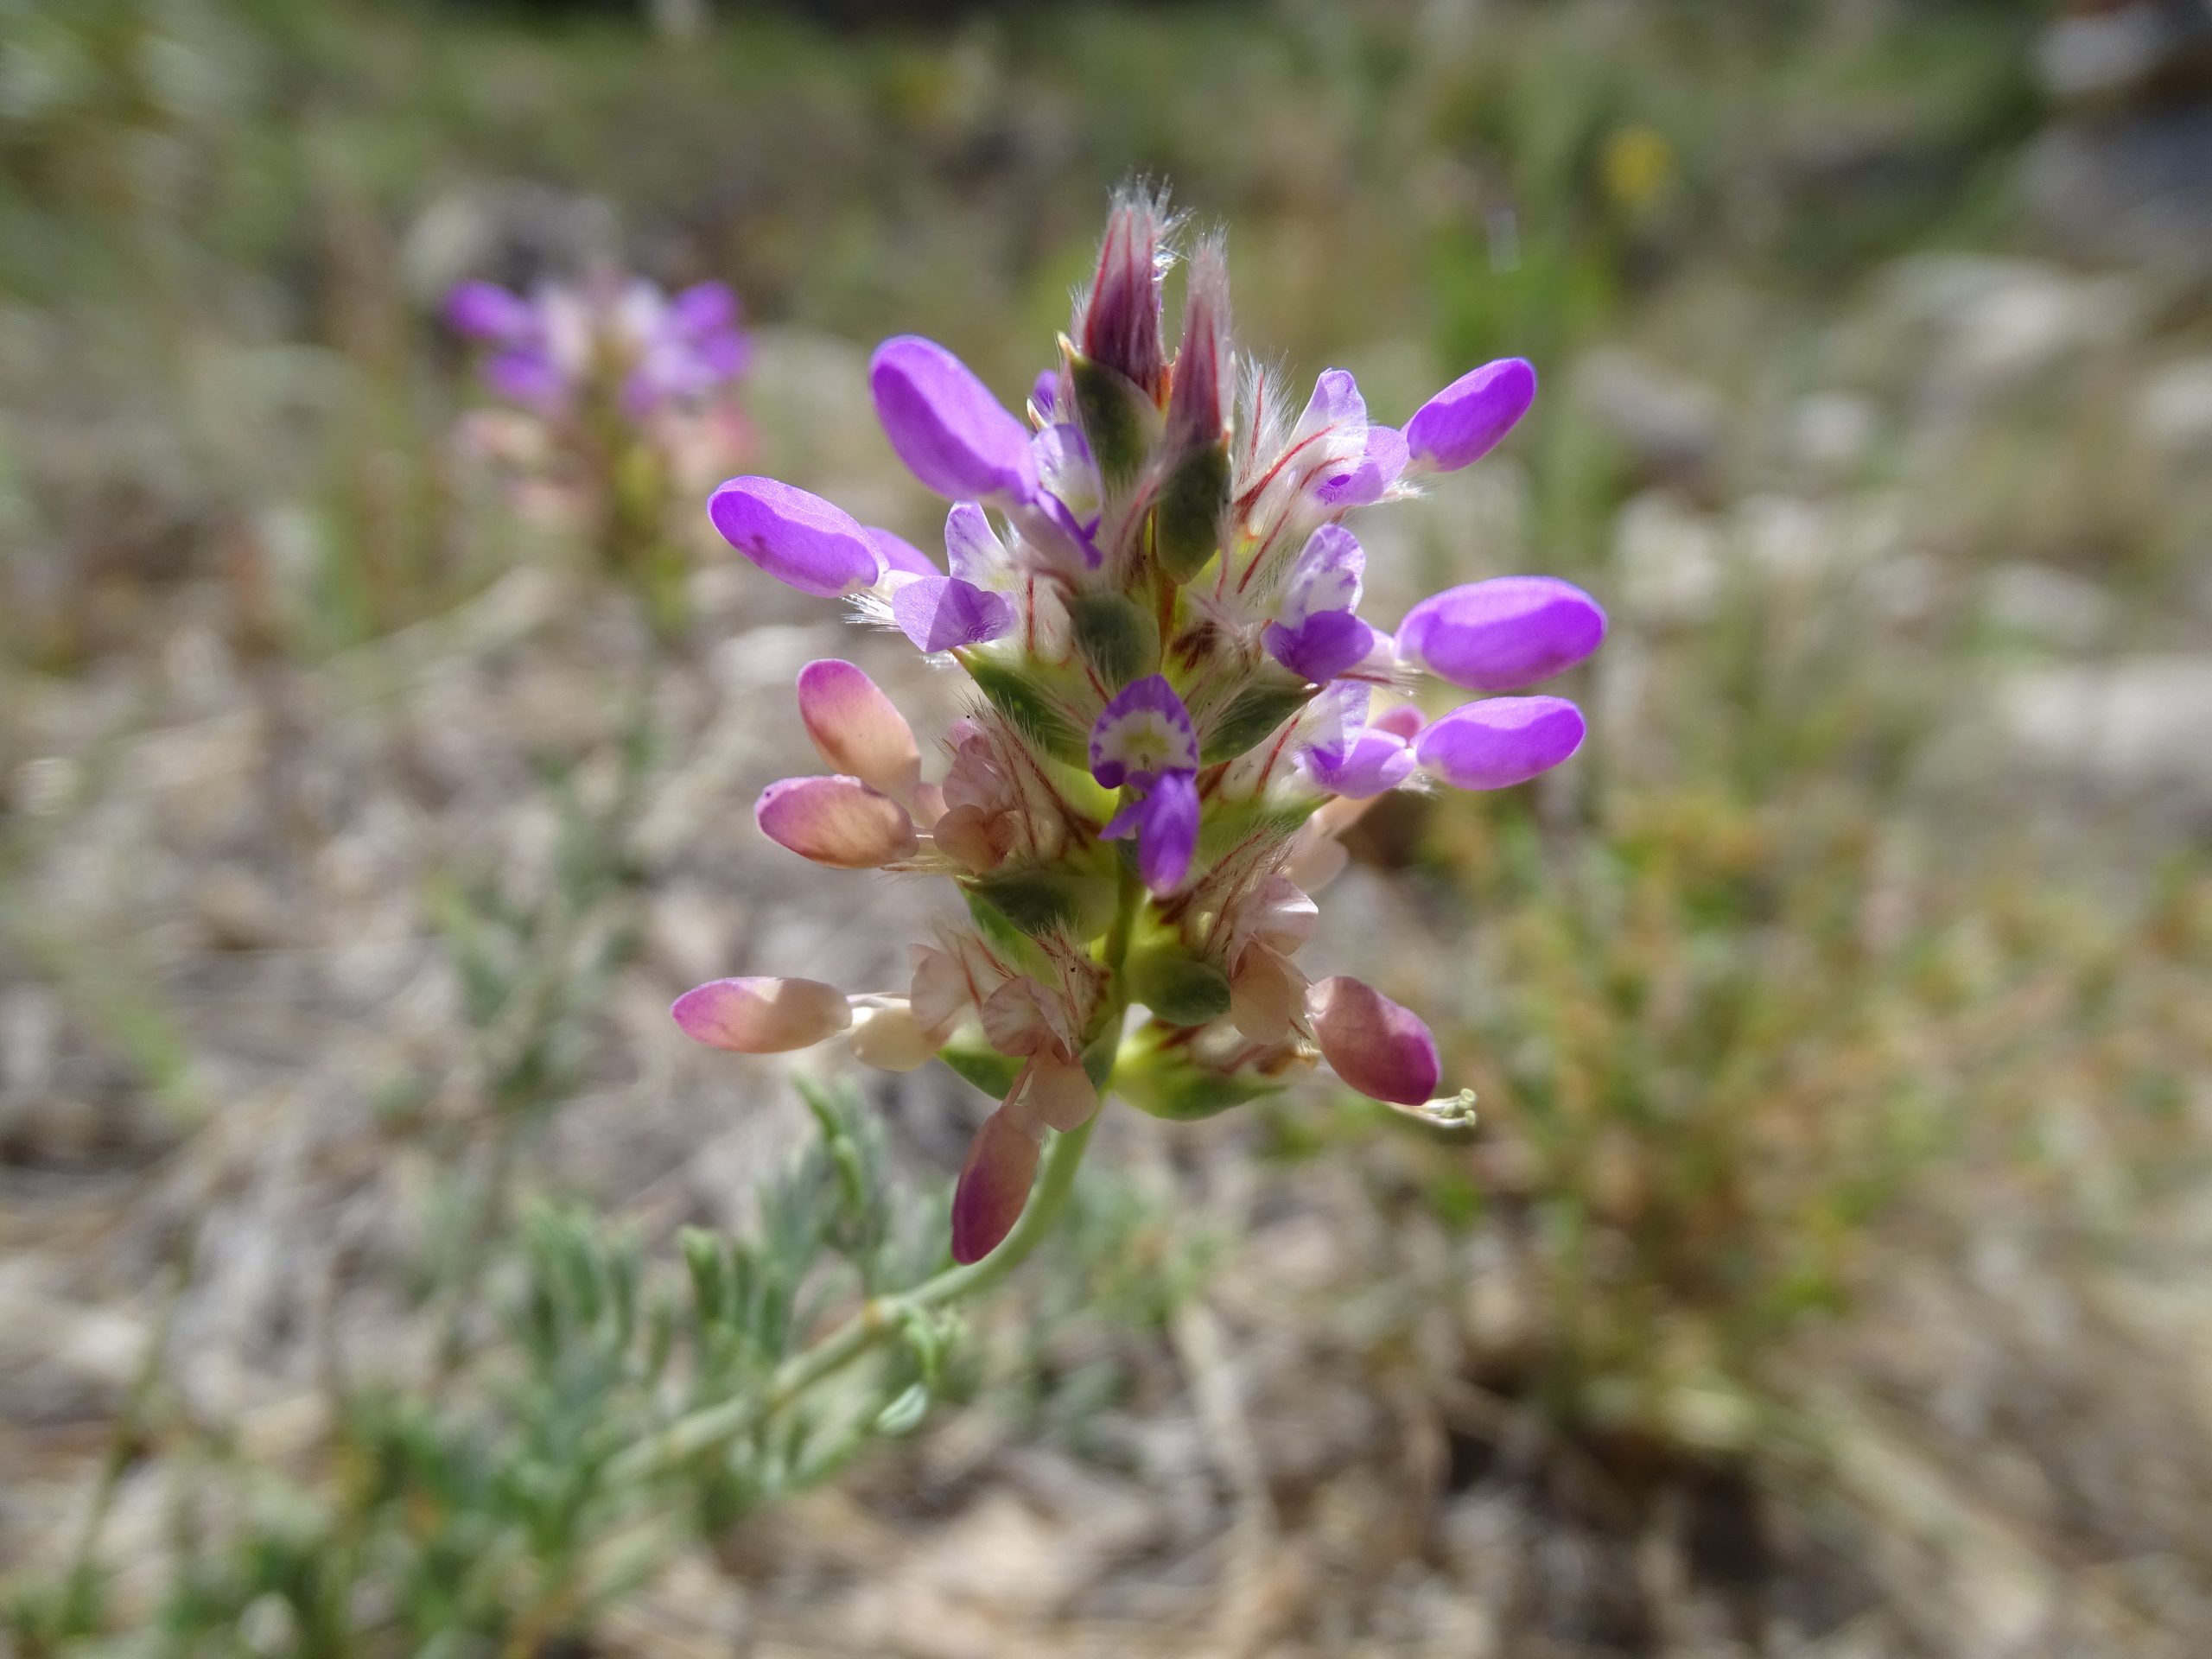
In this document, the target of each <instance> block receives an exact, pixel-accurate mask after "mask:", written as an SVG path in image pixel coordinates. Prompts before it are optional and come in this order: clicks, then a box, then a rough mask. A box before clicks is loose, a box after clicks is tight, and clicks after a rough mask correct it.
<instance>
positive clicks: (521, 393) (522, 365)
mask: <svg viewBox="0 0 2212 1659" xmlns="http://www.w3.org/2000/svg"><path fill="white" fill-rule="evenodd" d="M483 374H484V384H485V385H486V386H489V387H490V388H491V389H492V391H493V393H494V394H495V395H497V396H499V397H504V398H505V399H506V400H507V401H508V402H509V403H512V404H523V405H524V407H526V408H530V409H534V410H539V411H540V412H541V413H542V412H544V411H546V410H552V409H556V408H557V407H559V405H560V404H562V402H563V400H565V399H566V398H567V397H568V395H569V379H568V377H567V376H566V375H564V374H563V373H562V372H561V368H560V365H558V364H556V362H554V360H553V359H551V358H550V357H549V356H547V355H546V354H545V353H543V352H542V351H540V350H539V349H538V348H537V347H536V346H517V347H515V348H514V349H513V350H512V351H505V352H500V353H497V354H496V355H494V356H493V357H490V358H487V359H485V363H484V369H483Z"/></svg>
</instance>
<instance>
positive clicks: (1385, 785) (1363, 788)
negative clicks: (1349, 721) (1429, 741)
mask: <svg viewBox="0 0 2212 1659" xmlns="http://www.w3.org/2000/svg"><path fill="white" fill-rule="evenodd" d="M1305 766H1306V772H1307V774H1308V775H1309V776H1311V777H1312V779H1313V781H1314V783H1316V784H1317V785H1319V786H1320V787H1321V788H1323V789H1325V790H1326V791H1328V792H1329V793H1330V794H1332V795H1344V796H1348V797H1350V798H1351V799H1353V800H1355V801H1363V800H1366V799H1368V798H1370V797H1371V796H1376V795H1381V794H1383V793H1385V792H1386V791H1389V790H1393V789H1395V788H1396V787H1397V786H1398V785H1400V784H1402V783H1404V782H1405V781H1406V779H1408V778H1410V777H1412V776H1413V772H1414V752H1413V750H1412V749H1411V748H1410V747H1408V745H1407V743H1406V740H1405V739H1404V738H1402V737H1400V736H1399V735H1397V734H1395V732H1388V731H1383V730H1379V729H1377V728H1373V727H1370V728H1368V729H1367V730H1366V731H1363V732H1361V733H1360V734H1358V735H1357V736H1356V737H1354V738H1353V739H1352V740H1351V742H1350V743H1349V744H1347V745H1346V746H1345V747H1343V748H1341V749H1335V748H1327V749H1318V748H1317V749H1309V750H1307V751H1306V756H1305Z"/></svg>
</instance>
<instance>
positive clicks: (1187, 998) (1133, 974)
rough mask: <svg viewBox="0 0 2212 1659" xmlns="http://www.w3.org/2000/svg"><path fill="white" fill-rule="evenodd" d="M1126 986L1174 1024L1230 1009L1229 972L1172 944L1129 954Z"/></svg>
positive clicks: (1193, 1023) (1190, 1022)
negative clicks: (1127, 983)
mask: <svg viewBox="0 0 2212 1659" xmlns="http://www.w3.org/2000/svg"><path fill="white" fill-rule="evenodd" d="M1129 990H1130V993H1131V995H1133V996H1134V997H1135V1000H1136V1001H1139V1002H1141V1003H1143V1004H1144V1005H1145V1007H1147V1008H1150V1009H1151V1010H1152V1011H1153V1013H1154V1014H1156V1015H1158V1016H1159V1017H1160V1019H1161V1020H1165V1021H1166V1022H1167V1023H1168V1024H1169V1025H1173V1026H1202V1025H1204V1024H1205V1022H1206V1021H1207V1020H1218V1019H1219V1018H1220V1017H1221V1016H1222V1015H1223V1014H1227V1013H1228V1012H1229V976H1228V975H1226V974H1224V973H1223V972H1222V971H1221V969H1219V968H1217V967H1216V966H1215V965H1214V964H1213V963H1210V962H1204V961H1201V960H1199V959H1198V957H1193V956H1192V955H1191V954H1190V953H1189V952H1187V951H1185V950H1179V949H1176V948H1174V947H1173V946H1161V947H1158V948H1155V949H1153V950H1143V951H1140V952H1138V953H1137V954H1136V955H1135V956H1133V957H1130V958H1129Z"/></svg>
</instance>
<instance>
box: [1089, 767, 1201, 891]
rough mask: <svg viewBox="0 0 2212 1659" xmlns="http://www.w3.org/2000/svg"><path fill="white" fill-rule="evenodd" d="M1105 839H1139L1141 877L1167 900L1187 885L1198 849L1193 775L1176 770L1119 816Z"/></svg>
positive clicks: (1102, 832) (1105, 831)
mask: <svg viewBox="0 0 2212 1659" xmlns="http://www.w3.org/2000/svg"><path fill="white" fill-rule="evenodd" d="M1099 836H1100V837H1101V839H1103V840H1106V841H1125V840H1127V839H1128V837H1129V836H1135V837H1136V838H1137V874H1138V875H1140V876H1141V877H1142V878H1143V880H1144V885H1145V887H1146V888H1147V891H1149V892H1150V893H1153V894H1154V896H1155V897H1160V898H1165V897H1166V895H1167V894H1169V893H1173V892H1174V891H1175V890H1176V889H1177V888H1178V887H1181V886H1182V885H1183V880H1184V878H1185V877H1186V876H1187V875H1189V874H1190V873H1191V860H1192V856H1193V855H1195V854H1196V853H1197V851H1198V783H1197V781H1196V780H1195V779H1193V778H1192V776H1191V774H1190V773H1188V772H1168V773H1166V774H1165V775H1163V776H1162V777H1161V778H1160V780H1159V781H1158V782H1157V783H1155V784H1154V785H1153V786H1152V788H1151V790H1150V791H1149V792H1148V793H1147V794H1146V795H1144V796H1143V797H1142V798H1140V799H1137V800H1135V801H1132V802H1130V803H1129V804H1128V805H1127V806H1125V807H1123V808H1122V810H1120V811H1119V812H1117V813H1116V814H1115V815H1114V819H1113V822H1112V823H1109V824H1108V825H1107V826H1106V827H1105V829H1102V830H1100V831H1099Z"/></svg>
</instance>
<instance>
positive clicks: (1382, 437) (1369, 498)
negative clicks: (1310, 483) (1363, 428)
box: [1314, 426, 1409, 507]
mask: <svg viewBox="0 0 2212 1659" xmlns="http://www.w3.org/2000/svg"><path fill="white" fill-rule="evenodd" d="M1408 458H1409V457H1408V449H1407V448H1406V435H1405V434H1404V433H1402V432H1401V431H1399V430H1398V429H1397V428H1396V427H1395V426H1370V427H1369V428H1368V429H1367V448H1366V449H1365V451H1364V452H1363V454H1361V456H1360V458H1359V464H1358V465H1357V466H1356V467H1353V468H1352V469H1351V471H1350V472H1347V473H1339V474H1337V475H1336V476H1335V477H1334V478H1331V479H1327V480H1324V481H1323V483H1322V484H1321V486H1320V487H1319V489H1318V490H1316V491H1315V492H1314V493H1315V494H1316V495H1317V496H1319V499H1320V500H1321V501H1322V503H1323V504H1324V505H1327V506H1332V507H1364V506H1368V505H1372V504H1373V503H1375V502H1376V501H1380V500H1381V499H1383V496H1384V495H1385V494H1386V493H1388V492H1389V488H1390V486H1392V485H1393V484H1395V483H1396V482H1397V481H1398V474H1401V473H1402V472H1404V471H1405V470H1406V462H1407V461H1408Z"/></svg>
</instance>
